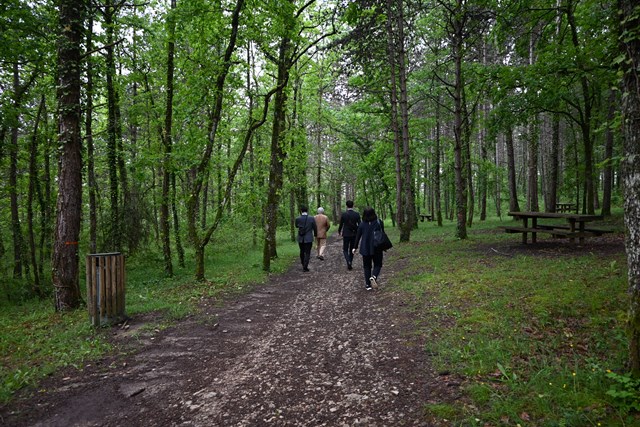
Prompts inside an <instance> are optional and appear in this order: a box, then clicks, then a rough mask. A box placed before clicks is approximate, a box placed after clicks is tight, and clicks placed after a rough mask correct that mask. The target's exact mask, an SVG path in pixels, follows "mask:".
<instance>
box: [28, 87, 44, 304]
mask: <svg viewBox="0 0 640 427" xmlns="http://www.w3.org/2000/svg"><path fill="white" fill-rule="evenodd" d="M44 100H45V98H44V95H42V97H41V99H40V106H39V107H38V113H37V114H36V118H35V123H34V125H33V135H32V137H31V147H30V150H29V151H30V153H29V192H28V195H27V224H28V229H29V254H30V259H31V266H32V267H33V285H32V287H31V288H32V291H33V293H34V295H37V296H38V297H43V296H44V290H43V289H42V283H41V281H40V271H41V269H40V266H39V265H38V256H37V249H36V236H35V231H34V225H33V222H34V221H33V198H34V197H35V195H36V193H37V192H39V190H40V183H39V182H38V127H39V126H40V117H41V116H42V112H43V111H44ZM43 214H44V213H43Z"/></svg>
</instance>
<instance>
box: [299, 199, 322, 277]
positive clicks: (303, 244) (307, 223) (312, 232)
mask: <svg viewBox="0 0 640 427" xmlns="http://www.w3.org/2000/svg"><path fill="white" fill-rule="evenodd" d="M296 227H297V228H298V246H300V262H301V263H302V271H309V259H311V247H312V246H313V241H314V238H315V237H316V236H317V234H318V229H317V228H316V221H315V219H313V217H312V216H310V215H309V209H308V208H307V207H306V206H300V216H299V217H298V218H296Z"/></svg>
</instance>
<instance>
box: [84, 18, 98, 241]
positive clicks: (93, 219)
mask: <svg viewBox="0 0 640 427" xmlns="http://www.w3.org/2000/svg"><path fill="white" fill-rule="evenodd" d="M86 40H87V41H86V43H87V50H88V51H89V52H91V50H92V49H93V16H90V17H89V21H88V24H87V39H86ZM86 92H87V95H86V96H87V103H86V106H85V110H86V111H85V125H84V128H85V141H86V144H87V190H88V192H89V252H90V253H96V251H97V247H98V243H97V240H98V213H97V201H96V193H97V184H96V171H95V169H96V168H95V156H94V146H93V61H92V58H91V55H89V56H88V57H87V85H86Z"/></svg>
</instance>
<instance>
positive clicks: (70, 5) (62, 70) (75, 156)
mask: <svg viewBox="0 0 640 427" xmlns="http://www.w3.org/2000/svg"><path fill="white" fill-rule="evenodd" d="M85 7H86V5H85V3H84V2H82V1H78V0H60V3H59V25H58V28H59V29H60V34H59V35H58V37H59V38H58V87H57V98H58V111H59V116H58V138H59V140H58V146H59V147H60V157H59V168H58V201H57V204H56V212H57V217H56V227H55V232H54V242H53V255H52V261H51V264H52V278H53V286H54V289H55V308H56V311H65V310H70V309H75V308H77V307H79V306H80V303H81V296H80V287H79V284H78V274H79V253H78V240H79V238H80V219H81V218H80V214H81V212H82V141H81V138H80V119H81V107H80V86H81V82H80V70H81V69H82V66H81V65H82V64H81V49H80V46H81V43H82V34H83V28H82V27H83V24H84V22H83V18H84V12H85V10H84V9H85Z"/></svg>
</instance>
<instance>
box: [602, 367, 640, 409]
mask: <svg viewBox="0 0 640 427" xmlns="http://www.w3.org/2000/svg"><path fill="white" fill-rule="evenodd" d="M607 378H609V379H611V380H612V382H613V384H612V385H611V388H610V389H609V390H607V394H608V395H609V396H611V397H613V404H614V405H615V406H616V407H618V408H620V409H621V410H622V411H624V412H629V411H631V410H633V411H637V412H640V379H638V378H633V377H631V374H630V373H626V374H623V375H620V374H617V373H615V372H611V371H608V372H607Z"/></svg>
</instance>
